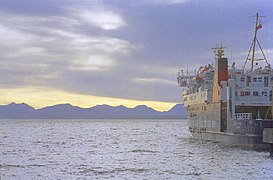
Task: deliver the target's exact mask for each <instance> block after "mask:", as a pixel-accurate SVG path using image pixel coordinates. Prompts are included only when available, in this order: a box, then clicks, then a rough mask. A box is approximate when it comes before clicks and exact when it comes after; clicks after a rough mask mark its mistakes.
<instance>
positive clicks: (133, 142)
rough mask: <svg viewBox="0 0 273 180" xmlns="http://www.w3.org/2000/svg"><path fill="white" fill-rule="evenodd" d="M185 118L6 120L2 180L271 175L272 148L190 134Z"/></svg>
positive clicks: (1, 137)
mask: <svg viewBox="0 0 273 180" xmlns="http://www.w3.org/2000/svg"><path fill="white" fill-rule="evenodd" d="M187 125H188V123H187V121H186V120H0V177H1V178H0V179H3V180H4V179H273V160H271V159H269V158H268V153H266V152H256V151H248V150H243V149H239V148H232V147H226V146H223V145H221V144H217V143H210V142H200V141H194V140H191V139H190V134H189V132H188V131H187V128H188V127H187Z"/></svg>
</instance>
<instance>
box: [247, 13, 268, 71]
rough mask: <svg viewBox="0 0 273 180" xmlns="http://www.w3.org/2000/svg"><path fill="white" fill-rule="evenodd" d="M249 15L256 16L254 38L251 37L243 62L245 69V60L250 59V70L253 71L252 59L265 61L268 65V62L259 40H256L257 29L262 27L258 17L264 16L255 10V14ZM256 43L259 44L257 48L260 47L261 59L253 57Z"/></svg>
mask: <svg viewBox="0 0 273 180" xmlns="http://www.w3.org/2000/svg"><path fill="white" fill-rule="evenodd" d="M251 17H256V23H255V29H254V38H253V41H252V44H251V46H250V49H249V51H248V54H247V58H246V60H245V63H244V69H245V65H246V63H247V61H249V60H250V61H251V68H250V72H253V66H254V61H265V62H266V64H267V65H269V63H268V62H267V59H266V57H265V54H264V52H263V49H262V47H261V45H260V42H259V41H258V38H257V32H258V30H259V29H261V28H262V24H261V23H260V22H259V18H261V17H265V16H259V13H258V12H257V13H256V16H251ZM256 43H257V44H258V46H259V48H260V50H261V52H262V55H263V59H255V49H256ZM251 51H252V55H251V58H249V56H250V53H251Z"/></svg>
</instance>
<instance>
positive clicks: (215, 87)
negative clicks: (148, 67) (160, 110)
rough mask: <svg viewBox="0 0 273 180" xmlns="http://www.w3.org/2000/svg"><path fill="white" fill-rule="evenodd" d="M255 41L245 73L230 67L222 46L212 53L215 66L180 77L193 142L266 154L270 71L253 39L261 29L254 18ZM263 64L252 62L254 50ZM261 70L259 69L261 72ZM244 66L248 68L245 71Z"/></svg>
mask: <svg viewBox="0 0 273 180" xmlns="http://www.w3.org/2000/svg"><path fill="white" fill-rule="evenodd" d="M255 17H256V24H255V31H254V38H253V41H252V44H251V47H250V49H249V51H248V54H247V58H246V60H245V63H244V67H243V68H241V69H238V68H236V67H235V63H232V65H231V66H230V67H229V66H228V59H227V58H226V57H225V55H224V48H225V47H222V45H221V46H220V47H217V48H212V49H213V50H214V53H215V63H214V65H213V64H207V65H205V66H201V67H200V68H199V69H198V71H195V73H194V74H189V73H187V72H186V73H185V72H184V71H183V70H181V71H180V72H178V77H177V81H178V84H179V85H180V86H181V87H182V96H183V104H184V107H185V109H186V111H187V117H188V120H189V131H190V132H191V134H192V137H193V138H194V139H202V140H209V141H215V142H222V143H224V144H228V145H235V146H243V147H249V148H266V147H269V146H268V144H265V143H264V142H263V131H264V129H265V128H273V120H272V85H273V83H272V81H271V80H273V70H272V68H271V66H270V64H269V63H268V60H267V58H266V56H265V53H264V51H263V50H262V47H261V44H260V42H259V40H258V38H257V33H258V31H259V29H261V28H262V25H261V23H260V21H259V18H260V17H261V16H259V14H258V13H257V14H256V16H255ZM257 49H259V50H260V52H261V53H260V55H261V56H262V58H256V54H257V53H256V54H255V52H256V50H257ZM260 64H262V65H263V67H261V66H260ZM246 65H249V66H250V68H249V69H248V70H246Z"/></svg>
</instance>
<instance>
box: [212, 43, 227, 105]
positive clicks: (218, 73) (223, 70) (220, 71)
mask: <svg viewBox="0 0 273 180" xmlns="http://www.w3.org/2000/svg"><path fill="white" fill-rule="evenodd" d="M218 51H221V52H222V53H221V54H220V55H219V52H218ZM223 51H224V50H223V48H222V47H221V48H219V49H217V50H216V52H217V53H215V55H216V58H215V71H214V83H213V95H212V102H219V100H220V85H221V81H227V80H228V61H227V58H224V57H223ZM218 55H219V56H218Z"/></svg>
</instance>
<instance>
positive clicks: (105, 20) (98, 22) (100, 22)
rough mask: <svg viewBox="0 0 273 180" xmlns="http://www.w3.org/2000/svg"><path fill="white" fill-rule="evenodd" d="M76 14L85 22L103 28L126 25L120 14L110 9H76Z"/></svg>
mask: <svg viewBox="0 0 273 180" xmlns="http://www.w3.org/2000/svg"><path fill="white" fill-rule="evenodd" d="M77 15H78V16H79V17H80V18H82V19H83V20H84V21H86V22H87V23H90V24H92V25H93V26H95V27H99V28H101V29H103V30H115V29H119V28H121V27H123V26H125V25H126V23H125V21H124V19H123V18H122V17H121V15H120V14H118V13H115V12H112V11H102V10H95V11H87V10H84V11H82V10H81V11H77Z"/></svg>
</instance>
